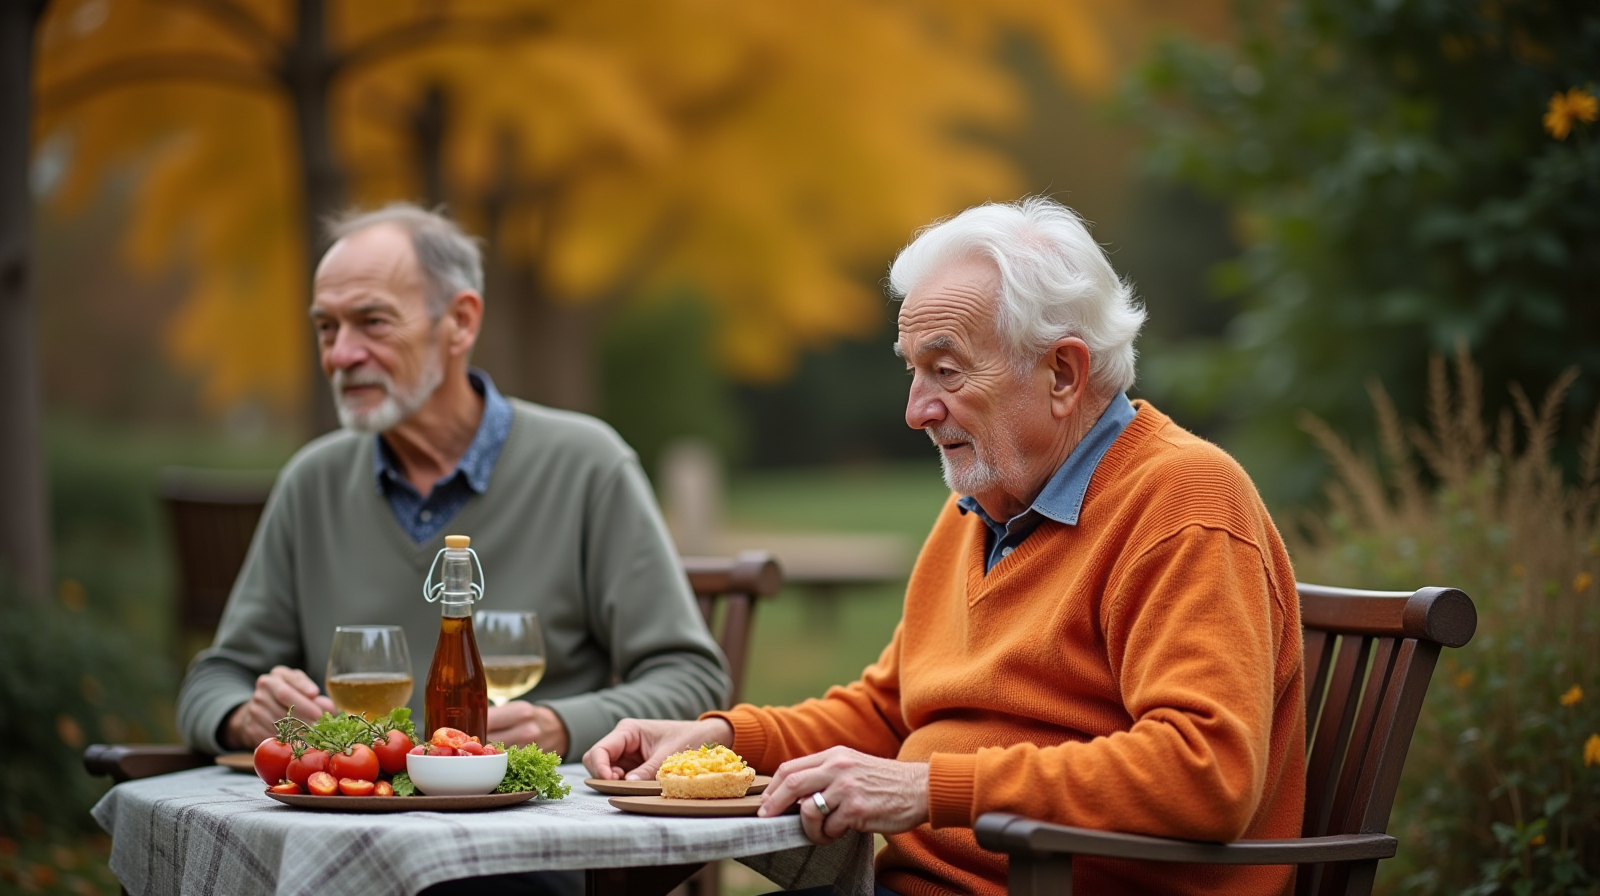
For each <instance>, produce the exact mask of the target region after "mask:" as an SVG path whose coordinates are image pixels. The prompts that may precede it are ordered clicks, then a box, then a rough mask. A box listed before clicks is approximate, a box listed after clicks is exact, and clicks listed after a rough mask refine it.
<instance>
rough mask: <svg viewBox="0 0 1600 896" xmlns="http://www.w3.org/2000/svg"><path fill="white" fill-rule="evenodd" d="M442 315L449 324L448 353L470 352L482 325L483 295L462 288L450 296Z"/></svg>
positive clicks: (464, 353) (463, 353) (462, 354)
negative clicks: (447, 319) (448, 303)
mask: <svg viewBox="0 0 1600 896" xmlns="http://www.w3.org/2000/svg"><path fill="white" fill-rule="evenodd" d="M444 315H445V317H446V318H449V320H450V324H451V326H450V354H452V355H461V356H464V355H467V354H470V353H471V352H472V347H473V345H475V344H476V343H477V341H478V331H479V328H480V327H482V325H483V297H482V296H480V295H478V294H477V293H475V292H473V291H471V290H462V291H461V292H458V293H456V294H455V295H454V296H453V297H451V299H450V305H449V307H447V308H446V309H445V312H444Z"/></svg>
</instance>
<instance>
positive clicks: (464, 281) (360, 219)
mask: <svg viewBox="0 0 1600 896" xmlns="http://www.w3.org/2000/svg"><path fill="white" fill-rule="evenodd" d="M380 224H393V225H395V226H396V227H399V228H400V229H401V230H404V231H405V232H406V235H407V236H409V237H411V250H412V251H413V252H415V253H416V256H417V266H418V267H420V268H421V269H422V276H423V278H424V279H425V280H426V281H427V288H426V289H425V290H424V291H423V295H424V298H425V299H426V301H427V308H428V318H429V319H430V320H434V321H437V320H438V319H439V318H440V317H443V316H444V313H445V311H446V309H448V308H449V306H450V300H451V299H453V298H455V296H456V294H457V293H461V292H475V293H477V294H478V297H479V298H482V297H483V253H482V252H481V251H479V249H478V241H477V240H476V239H473V238H472V237H470V236H468V235H467V234H466V233H465V232H464V231H462V229H461V227H460V226H459V225H457V224H456V222H454V221H452V220H450V219H449V218H446V217H445V216H444V215H441V214H439V213H438V212H430V211H428V210H427V209H424V208H420V207H418V206H416V205H412V204H411V203H409V202H392V203H390V204H388V205H386V206H384V207H383V208H380V209H377V210H376V211H360V210H351V211H347V212H344V213H342V214H340V215H338V216H337V217H335V218H333V219H332V220H330V221H329V222H328V241H329V242H330V243H333V242H338V241H339V240H342V239H344V238H345V237H347V236H349V235H350V234H352V233H356V232H358V231H362V230H366V229H368V228H370V227H377V226H378V225H380Z"/></svg>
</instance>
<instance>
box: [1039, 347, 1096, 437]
mask: <svg viewBox="0 0 1600 896" xmlns="http://www.w3.org/2000/svg"><path fill="white" fill-rule="evenodd" d="M1044 366H1045V369H1046V370H1048V371H1049V373H1050V414H1051V416H1053V417H1055V418H1056V419H1057V420H1065V419H1067V418H1068V417H1070V416H1072V414H1073V412H1075V411H1077V410H1078V408H1079V406H1080V405H1081V404H1082V403H1083V402H1084V400H1085V398H1086V396H1087V395H1088V392H1089V345H1088V343H1085V342H1084V341H1083V340H1082V339H1079V338H1078V337H1076V336H1068V337H1066V338H1065V339H1058V340H1056V341H1055V344H1053V345H1051V346H1050V348H1049V350H1048V351H1046V352H1045V356H1044Z"/></svg>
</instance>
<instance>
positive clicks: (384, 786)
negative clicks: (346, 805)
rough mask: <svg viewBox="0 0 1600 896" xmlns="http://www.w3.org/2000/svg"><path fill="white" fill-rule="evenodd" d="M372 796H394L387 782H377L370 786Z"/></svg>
mask: <svg viewBox="0 0 1600 896" xmlns="http://www.w3.org/2000/svg"><path fill="white" fill-rule="evenodd" d="M372 795H373V796H394V786H393V785H391V784H390V783H389V782H388V781H379V782H378V783H376V784H374V785H372Z"/></svg>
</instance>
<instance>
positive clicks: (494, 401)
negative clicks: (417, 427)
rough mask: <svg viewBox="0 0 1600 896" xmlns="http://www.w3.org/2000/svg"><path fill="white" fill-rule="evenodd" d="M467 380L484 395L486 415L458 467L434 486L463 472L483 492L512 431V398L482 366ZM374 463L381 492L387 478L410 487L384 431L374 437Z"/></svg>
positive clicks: (389, 480) (473, 369)
mask: <svg viewBox="0 0 1600 896" xmlns="http://www.w3.org/2000/svg"><path fill="white" fill-rule="evenodd" d="M467 381H468V382H469V383H471V384H472V390H473V391H474V392H477V393H478V394H479V395H481V396H483V419H482V420H479V421H478V431H477V432H476V433H475V434H473V436H472V442H471V444H469V445H467V450H466V453H464V454H462V455H461V460H460V461H459V462H458V463H457V464H456V468H455V469H454V470H453V471H451V472H450V473H449V474H447V475H446V476H444V477H443V478H441V479H440V480H439V481H438V482H437V483H435V484H434V487H435V488H437V487H438V486H440V485H443V484H445V483H446V482H449V481H450V480H452V479H454V478H455V477H457V476H460V477H461V478H462V479H463V480H464V481H465V482H466V484H467V487H468V488H470V489H472V490H473V491H474V492H477V493H478V494H480V495H481V494H483V493H484V492H485V491H487V490H488V489H489V474H490V473H492V472H494V462H495V461H496V460H498V459H499V457H500V449H501V448H502V447H504V446H505V443H506V436H507V435H509V434H510V433H511V402H509V401H507V400H506V398H505V396H503V395H501V394H500V390H499V389H496V388H495V386H494V380H492V379H490V378H489V374H487V373H484V372H483V371H482V370H478V369H477V368H472V369H471V370H468V371H467ZM372 464H373V473H374V475H375V476H376V477H377V485H378V490H379V492H380V493H381V492H382V491H383V484H384V482H385V480H387V481H388V482H389V483H390V484H391V485H404V486H405V487H406V488H411V483H409V482H407V481H406V477H405V474H403V473H402V472H401V471H400V468H399V466H398V465H397V463H396V460H395V457H394V452H393V450H392V449H390V448H389V444H388V443H387V442H385V441H384V440H383V434H382V433H379V434H378V435H376V436H374V437H373V440H372ZM413 491H414V489H413Z"/></svg>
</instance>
